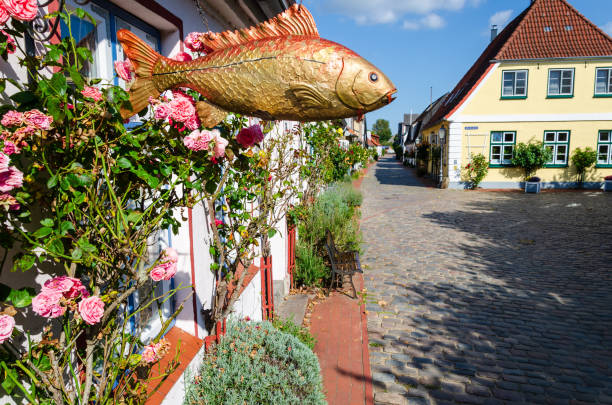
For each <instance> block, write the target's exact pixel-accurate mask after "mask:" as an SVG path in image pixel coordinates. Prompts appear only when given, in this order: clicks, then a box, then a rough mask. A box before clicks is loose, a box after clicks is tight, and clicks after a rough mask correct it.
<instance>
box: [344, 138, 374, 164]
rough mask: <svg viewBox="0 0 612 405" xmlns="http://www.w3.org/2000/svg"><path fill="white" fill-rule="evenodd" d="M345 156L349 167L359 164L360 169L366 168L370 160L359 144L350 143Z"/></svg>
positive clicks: (366, 151)
mask: <svg viewBox="0 0 612 405" xmlns="http://www.w3.org/2000/svg"><path fill="white" fill-rule="evenodd" d="M346 155H347V157H348V159H349V162H348V163H349V165H350V166H353V165H355V164H360V165H361V167H366V166H367V165H368V161H369V160H370V156H369V153H368V150H367V149H366V148H364V147H363V146H361V144H359V143H352V144H351V145H350V146H349V149H348V151H347V152H346Z"/></svg>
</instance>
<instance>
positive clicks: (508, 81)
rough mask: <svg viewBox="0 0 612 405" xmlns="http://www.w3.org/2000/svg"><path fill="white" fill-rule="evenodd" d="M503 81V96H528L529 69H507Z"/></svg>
mask: <svg viewBox="0 0 612 405" xmlns="http://www.w3.org/2000/svg"><path fill="white" fill-rule="evenodd" d="M502 82H503V83H502V98H526V97H527V70H506V71H504V72H503V74H502Z"/></svg>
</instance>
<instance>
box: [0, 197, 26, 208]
mask: <svg viewBox="0 0 612 405" xmlns="http://www.w3.org/2000/svg"><path fill="white" fill-rule="evenodd" d="M0 206H1V207H3V208H4V209H5V210H8V211H16V210H18V209H19V208H20V207H21V206H20V205H19V203H18V202H17V199H16V198H15V197H13V196H12V195H10V194H6V193H5V194H0Z"/></svg>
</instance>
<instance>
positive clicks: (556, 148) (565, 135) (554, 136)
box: [544, 131, 570, 167]
mask: <svg viewBox="0 0 612 405" xmlns="http://www.w3.org/2000/svg"><path fill="white" fill-rule="evenodd" d="M569 137H570V132H569V131H546V132H544V146H545V147H546V148H548V149H550V150H552V153H553V156H552V159H551V160H550V161H549V162H547V163H546V166H547V167H559V166H567V157H568V151H569Z"/></svg>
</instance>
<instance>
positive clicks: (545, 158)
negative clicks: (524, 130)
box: [512, 142, 552, 180]
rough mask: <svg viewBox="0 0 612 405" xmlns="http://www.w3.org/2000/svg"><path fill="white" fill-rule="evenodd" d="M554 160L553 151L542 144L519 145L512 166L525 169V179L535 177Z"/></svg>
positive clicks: (515, 150)
mask: <svg viewBox="0 0 612 405" xmlns="http://www.w3.org/2000/svg"><path fill="white" fill-rule="evenodd" d="M551 159H552V151H551V150H550V149H548V148H546V147H545V146H544V144H543V143H542V142H530V143H528V144H525V143H522V142H520V143H518V144H517V145H516V148H515V149H514V157H513V158H512V164H513V165H515V166H517V167H520V168H522V169H523V172H524V179H525V180H526V179H528V178H529V177H531V176H532V175H534V174H535V173H536V172H537V171H538V170H539V169H541V168H542V167H544V166H545V165H546V163H547V162H549V161H550V160H551Z"/></svg>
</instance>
